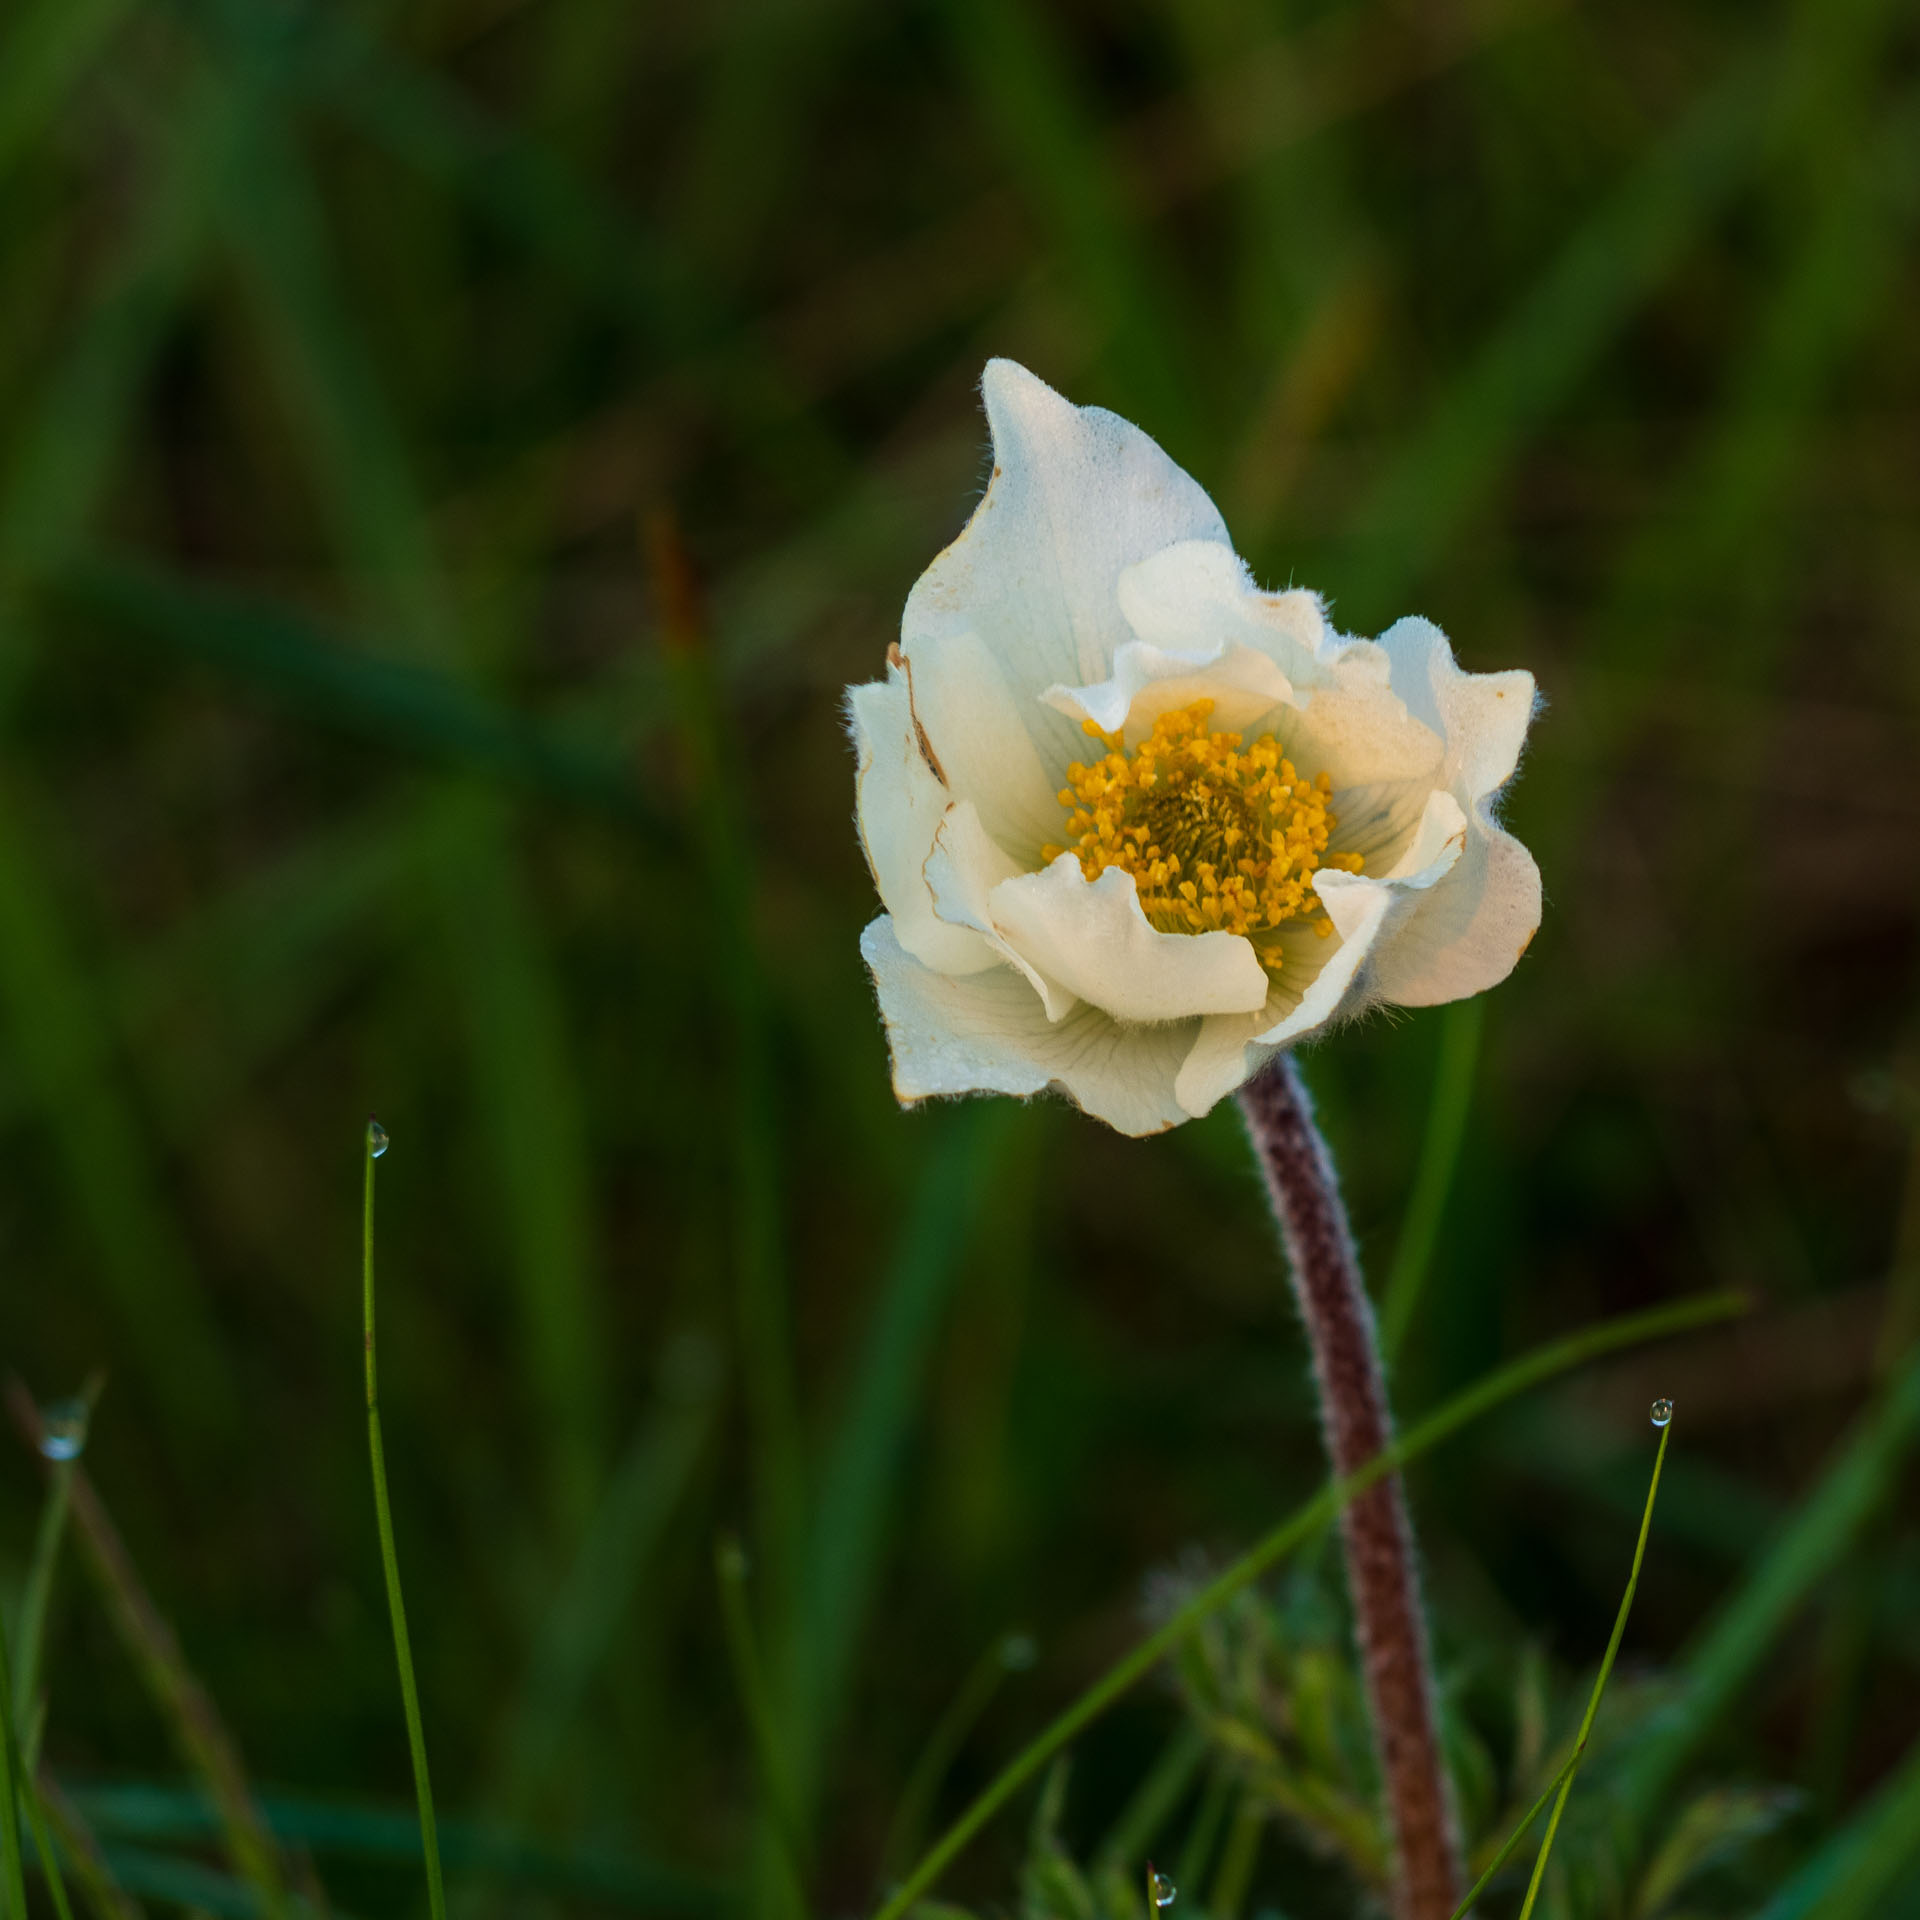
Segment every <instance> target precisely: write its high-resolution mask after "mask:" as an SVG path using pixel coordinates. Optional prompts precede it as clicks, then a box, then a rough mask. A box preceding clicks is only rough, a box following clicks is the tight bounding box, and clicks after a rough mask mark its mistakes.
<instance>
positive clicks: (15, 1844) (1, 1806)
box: [0, 1627, 64, 1920]
mask: <svg viewBox="0 0 1920 1920" xmlns="http://www.w3.org/2000/svg"><path fill="white" fill-rule="evenodd" d="M12 1703H13V1677H12V1675H11V1674H10V1673H9V1672H8V1670H7V1637H6V1629H5V1628H4V1627H0V1875H3V1876H4V1885H5V1887H6V1894H7V1913H8V1915H9V1916H10V1917H11V1920H29V1916H28V1913H27V1882H26V1876H25V1875H24V1874H23V1873H22V1872H21V1870H20V1814H19V1810H18V1808H19V1796H20V1793H21V1791H22V1790H23V1789H24V1788H25V1786H26V1782H25V1781H24V1780H22V1779H20V1778H19V1766H20V1758H19V1748H18V1745H17V1743H16V1742H15V1740H14V1735H13V1704H12ZM63 1920H64V1916H63Z"/></svg>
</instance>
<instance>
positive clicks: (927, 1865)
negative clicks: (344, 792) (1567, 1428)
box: [875, 1292, 1750, 1920]
mask: <svg viewBox="0 0 1920 1920" xmlns="http://www.w3.org/2000/svg"><path fill="white" fill-rule="evenodd" d="M1749 1304H1750V1303H1749V1301H1748V1300H1747V1297H1746V1295H1744V1294H1741V1293H1733V1292H1724V1293H1707V1294H1701V1295H1699V1296H1698V1297H1697V1298H1695V1299H1691V1300H1676V1301H1674V1302H1673V1303H1672V1304H1671V1305H1669V1306H1664V1307H1655V1308H1653V1309H1652V1310H1651V1311H1649V1312H1646V1313H1631V1314H1623V1315H1621V1316H1620V1317H1619V1318H1617V1319H1614V1320H1603V1321H1602V1322H1601V1323H1600V1324H1599V1325H1598V1326H1593V1327H1587V1328H1585V1329H1583V1330H1582V1331H1581V1332H1579V1333H1575V1334H1569V1335H1568V1336H1567V1337H1566V1338H1565V1339H1562V1340H1553V1341H1549V1342H1548V1343H1547V1344H1546V1345H1545V1346H1542V1347H1536V1348H1535V1349H1534V1350H1533V1351H1532V1352H1531V1353H1528V1354H1523V1355H1522V1356H1521V1357H1520V1358H1519V1359H1518V1360H1515V1361H1512V1362H1511V1363H1509V1364H1508V1365H1507V1366H1504V1367H1498V1368H1496V1369H1495V1370H1494V1371H1493V1372H1492V1373H1490V1374H1488V1375H1487V1376H1486V1377H1485V1378H1484V1379H1482V1380H1479V1381H1476V1382H1475V1383H1474V1384H1473V1385H1472V1386H1470V1387H1468V1388H1466V1389H1465V1390H1464V1391H1463V1392H1460V1393H1457V1394H1455V1395H1454V1397H1453V1398H1452V1399H1451V1400H1449V1401H1447V1402H1446V1403H1445V1404H1444V1405H1443V1406H1441V1407H1439V1408H1437V1409H1436V1410H1435V1411H1434V1412H1433V1413H1430V1414H1429V1415H1428V1416H1427V1417H1426V1418H1425V1419H1424V1420H1422V1421H1420V1422H1419V1423H1418V1424H1417V1425H1416V1426H1414V1427H1413V1428H1412V1429H1411V1430H1410V1431H1408V1432H1407V1433H1406V1434H1404V1435H1402V1437H1401V1438H1400V1439H1398V1440H1396V1441H1395V1442H1394V1443H1393V1445H1392V1446H1390V1447H1389V1448H1388V1449H1387V1450H1386V1451H1385V1452H1384V1453H1380V1454H1376V1455H1375V1456H1374V1457H1373V1458H1372V1459H1371V1460H1369V1461H1368V1462H1367V1464H1366V1465H1365V1466H1364V1467H1362V1468H1361V1469H1360V1470H1359V1472H1357V1473H1354V1474H1350V1475H1348V1476H1347V1477H1346V1478H1345V1479H1342V1480H1334V1481H1332V1482H1330V1483H1329V1484H1328V1485H1327V1486H1326V1487H1324V1488H1323V1489H1322V1490H1321V1491H1320V1492H1319V1493H1318V1494H1316V1495H1315V1496H1314V1498H1313V1499H1311V1500H1309V1501H1308V1502H1307V1503H1306V1504H1305V1505H1304V1506H1302V1507H1299V1508H1297V1509H1296V1510H1295V1511H1294V1512H1293V1513H1292V1514H1291V1515H1289V1516H1288V1518H1286V1519H1285V1520H1283V1521H1281V1522H1280V1524H1279V1525H1278V1526H1277V1527H1275V1528H1274V1529H1273V1531H1272V1532H1271V1533H1269V1534H1268V1535H1267V1536H1266V1537H1265V1539H1263V1540H1261V1541H1260V1542H1259V1543H1258V1544H1257V1545H1256V1546H1254V1547H1252V1548H1251V1549H1250V1550H1249V1551H1248V1552H1246V1553H1243V1554H1242V1555H1241V1556H1240V1558H1239V1559H1238V1560H1236V1561H1235V1562H1234V1563H1233V1564H1232V1565H1231V1566H1230V1567H1228V1568H1226V1570H1225V1571H1224V1572H1222V1573H1221V1574H1220V1575H1219V1576H1218V1577H1217V1578H1215V1579H1214V1580H1212V1581H1210V1582H1209V1583H1208V1584H1207V1585H1206V1586H1204V1587H1203V1588H1201V1590H1200V1591H1199V1592H1198V1593H1196V1594H1195V1595H1194V1596H1193V1598H1192V1599H1191V1600H1189V1601H1188V1602H1187V1603H1186V1605H1184V1606H1183V1607H1181V1608H1180V1609H1179V1610H1178V1611H1177V1612H1175V1613H1174V1614H1173V1615H1172V1617H1171V1618H1170V1619H1168V1620H1167V1621H1166V1622H1165V1624H1164V1625H1162V1626H1160V1627H1159V1628H1157V1629H1156V1630H1155V1631H1154V1632H1152V1633H1150V1634H1149V1635H1148V1636H1147V1637H1146V1638H1145V1639H1144V1640H1142V1641H1141V1642H1140V1644H1139V1645H1138V1646H1137V1647H1135V1648H1134V1649H1133V1651H1132V1652H1131V1653H1129V1654H1127V1655H1125V1656H1124V1657H1123V1658H1122V1659H1120V1660H1117V1661H1116V1662H1115V1663H1114V1664H1113V1665H1112V1666H1111V1667H1109V1668H1108V1669H1107V1671H1106V1672H1105V1673H1104V1674H1102V1675H1101V1676H1100V1678H1099V1679H1098V1680H1096V1681H1094V1682H1093V1684H1092V1685H1091V1686H1089V1687H1088V1688H1086V1689H1085V1691H1084V1692H1082V1693H1081V1695H1080V1697H1079V1698H1078V1699H1077V1700H1075V1701H1074V1702H1073V1704H1072V1705H1071V1706H1069V1707H1067V1708H1066V1709H1065V1710H1064V1711H1063V1712H1061V1713H1060V1714H1058V1715H1056V1716H1055V1718H1054V1719H1053V1720H1052V1721H1051V1722H1050V1723H1049V1724H1048V1725H1047V1726H1046V1727H1044V1728H1043V1729H1042V1730H1041V1731H1040V1732H1039V1733H1038V1734H1036V1735H1035V1736H1034V1738H1033V1739H1032V1740H1030V1741H1028V1743H1027V1744H1026V1746H1024V1747H1023V1748H1022V1749H1021V1750H1020V1752H1019V1753H1018V1754H1016V1755H1015V1756H1014V1758H1013V1759H1012V1760H1010V1761H1009V1762H1008V1763H1007V1764H1006V1765H1005V1766H1004V1767H1002V1768H1001V1770H1000V1771H999V1773H998V1774H996V1775H995V1776H994V1778H993V1779H992V1780H991V1781H990V1782H989V1783H988V1785H987V1786H986V1787H985V1788H984V1789H983V1790H982V1791H981V1793H980V1794H979V1795H978V1796H977V1797H976V1798H975V1799H974V1801H973V1804H972V1805H971V1806H969V1807H968V1808H967V1810H966V1811H965V1812H964V1813H963V1814H961V1816H960V1817H959V1819H957V1820H956V1821H955V1822H954V1823H953V1824H952V1826H950V1827H949V1828H948V1829H947V1830H946V1832H945V1833H944V1834H942V1835H941V1836H940V1838H939V1839H938V1840H937V1841H935V1843H934V1844H933V1846H932V1847H931V1848H930V1849H929V1850H928V1852H927V1853H926V1855H925V1856H924V1858H922V1860H921V1861H920V1863H919V1865H918V1866H916V1867H915V1868H914V1870H913V1871H912V1872H911V1873H910V1874H908V1875H907V1877H906V1878H905V1879H904V1880H903V1881H901V1882H900V1884H899V1885H898V1886H897V1887H895V1888H894V1890H893V1893H892V1895H891V1896H890V1897H889V1898H888V1900H887V1903H886V1905H885V1906H883V1907H882V1908H881V1909H880V1911H879V1913H878V1915H876V1917H875V1920H901V1916H902V1915H903V1914H905V1913H906V1912H907V1910H908V1909H909V1908H910V1907H911V1906H912V1905H913V1904H914V1902H915V1901H916V1900H918V1899H919V1898H920V1897H921V1895H923V1894H924V1893H926V1892H927V1890H928V1889H929V1888H930V1887H931V1886H933V1884H934V1883H935V1881H937V1880H938V1879H939V1878H940V1876H941V1874H943V1873H944V1872H945V1871H946V1870H947V1868H948V1867H949V1866H951V1865H952V1864H953V1861H954V1860H955V1858H956V1857H957V1856H958V1855H959V1854H960V1852H961V1851H962V1850H963V1849H964V1848H965V1847H966V1845H967V1844H968V1842H969V1841H971V1840H972V1839H973V1837H974V1835H975V1834H977V1833H978V1832H979V1831H980V1829H981V1828H982V1827H984V1826H985V1825H986V1824H987V1822H988V1821H989V1820H990V1819H992V1818H993V1816H994V1815H995V1814H996V1813H998V1812H999V1811H1000V1809H1001V1808H1002V1807H1003V1806H1005V1805H1006V1803H1007V1802H1008V1801H1009V1800H1011V1799H1012V1798H1013V1796H1014V1795H1015V1794H1016V1793H1018V1792H1019V1791H1020V1789H1021V1788H1022V1787H1023V1786H1025V1785H1026V1784H1027V1782H1028V1781H1029V1780H1031V1779H1032V1778H1033V1777H1034V1776H1035V1775H1036V1774H1037V1773H1039V1772H1040V1770H1041V1769H1042V1768H1043V1767H1044V1766H1046V1765H1047V1763H1048V1762H1049V1761H1051V1760H1052V1759H1053V1757H1054V1756H1055V1755H1056V1754H1057V1753H1059V1751H1060V1750H1061V1748H1063V1747H1064V1746H1066V1745H1067V1743H1068V1742H1069V1741H1070V1740H1072V1739H1074V1738H1075V1736H1076V1735H1078V1734H1080V1733H1081V1732H1083V1731H1084V1730H1085V1729H1086V1728H1087V1727H1089V1726H1091V1725H1092V1723H1093V1722H1094V1721H1095V1720H1097V1719H1099V1717H1100V1716H1101V1714H1103V1713H1104V1712H1105V1711H1106V1710H1107V1708H1109V1707H1110V1706H1112V1705H1113V1703H1114V1702H1115V1701H1116V1700H1118V1699H1120V1698H1121V1696H1122V1695H1124V1694H1125V1693H1126V1692H1127V1691H1128V1690H1129V1689H1130V1688H1132V1687H1133V1686H1134V1685H1135V1684H1136V1683H1137V1682H1139V1681H1141V1680H1143V1679H1145V1678H1146V1676H1147V1675H1148V1674H1150V1673H1151V1672H1152V1671H1153V1670H1154V1668H1155V1667H1157V1666H1158V1665H1159V1664H1160V1662H1161V1661H1162V1660H1163V1659H1165V1658H1166V1656H1167V1655H1168V1654H1170V1653H1172V1652H1173V1651H1174V1649H1175V1648H1177V1647H1178V1646H1179V1645H1180V1643H1181V1642H1182V1641H1183V1640H1185V1639H1186V1638H1187V1636H1188V1635H1189V1634H1191V1633H1192V1632H1193V1631H1194V1629H1195V1628H1196V1627H1198V1626H1199V1625H1200V1624H1201V1623H1202V1622H1203V1621H1204V1620H1207V1619H1209V1618H1210V1617H1211V1616H1212V1615H1213V1614H1215V1613H1217V1612H1219V1610H1220V1609H1221V1608H1222V1607H1224V1606H1225V1605H1226V1604H1227V1602H1228V1601H1229V1600H1231V1599H1232V1598H1233V1597H1234V1595H1235V1594H1237V1593H1239V1592H1241V1591H1242V1590H1243V1589H1245V1588H1246V1587H1247V1586H1249V1585H1250V1584H1251V1583H1252V1582H1253V1581H1255V1580H1257V1579H1258V1578H1259V1577H1260V1575H1261V1574H1263V1573H1265V1572H1266V1570H1267V1569H1268V1568H1269V1567H1271V1566H1272V1565H1273V1564H1274V1563H1275V1562H1276V1561H1278V1560H1280V1559H1282V1558H1283V1557H1284V1556H1285V1555H1286V1554H1288V1553H1290V1552H1292V1550H1293V1549H1294V1548H1295V1547H1297V1546H1299V1545H1301V1544H1302V1542H1304V1541H1306V1540H1308V1539H1310V1538H1311V1537H1312V1536H1313V1534H1314V1533H1316V1532H1317V1531H1318V1530H1319V1529H1320V1528H1321V1527H1323V1526H1325V1525H1326V1524H1327V1523H1328V1522H1329V1521H1330V1520H1333V1519H1335V1518H1337V1517H1338V1515H1339V1512H1340V1509H1341V1508H1342V1507H1343V1506H1345V1505H1346V1503H1347V1502H1348V1501H1350V1500H1352V1499H1353V1498H1354V1497H1355V1496H1356V1495H1358V1494H1361V1493H1364V1492H1365V1491H1366V1489H1367V1488H1368V1487H1370V1486H1372V1485H1374V1484H1375V1482H1377V1481H1379V1480H1381V1479H1383V1478H1384V1477H1385V1476H1386V1475H1387V1474H1389V1473H1392V1472H1394V1471H1395V1470H1396V1469H1397V1468H1400V1467H1403V1466H1405V1465H1406V1464H1407V1463H1408V1462H1409V1461H1411V1460H1417V1459H1419V1458H1420V1456H1421V1455H1422V1454H1425V1453H1428V1452H1430V1451H1431V1450H1432V1449H1433V1448H1435V1447H1437V1446H1438V1445H1439V1444H1440V1443H1441V1442H1442V1441H1443V1440H1446V1439H1449V1438H1451V1437H1452V1436H1453V1435H1454V1434H1455V1433H1457V1432H1458V1431H1459V1430H1460V1429H1461V1428H1462V1427H1464V1426H1467V1425H1469V1424H1470V1423H1471V1422H1473V1421H1475V1420H1477V1419H1479V1418H1480V1417H1481V1416H1482V1415H1483V1414H1486V1413H1490V1412H1492V1410H1493V1409H1494V1408H1495V1407H1498V1406H1500V1405H1502V1404H1503V1403H1505V1402H1506V1401H1508V1400H1511V1399H1514V1398H1515V1397H1516V1396H1517V1395H1519V1394H1522V1393H1524V1392H1526V1391H1527V1389H1528V1388H1529V1387H1535V1386H1539V1385H1540V1384H1541V1383H1542V1382H1543V1381H1547V1380H1551V1379H1553V1378H1555V1377H1556V1376H1557V1375H1559V1374H1563V1373H1568V1372H1570V1371H1571V1370H1572V1369H1573V1368H1575V1367H1578V1366H1581V1365H1583V1364H1584V1363H1585V1362H1587V1361H1589V1360H1596V1359H1598V1358H1600V1356H1601V1355H1603V1354H1608V1353H1615V1352H1618V1351H1619V1350H1620V1349H1621V1348H1623V1347H1631V1346H1637V1345H1640V1344H1642V1343H1643V1342H1645V1341H1649V1340H1658V1339H1662V1338H1664V1337H1666V1336H1668V1335H1671V1334H1676V1333H1685V1332H1689V1331H1691V1330H1692V1329H1693V1328H1695V1327H1703V1326H1710V1325H1711V1324H1712V1323H1713V1322H1715V1321H1717V1320H1727V1319H1732V1318H1734V1317H1735V1316H1736V1315H1739V1314H1743V1313H1745V1312H1746V1311H1747V1310H1748V1307H1749Z"/></svg>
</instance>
